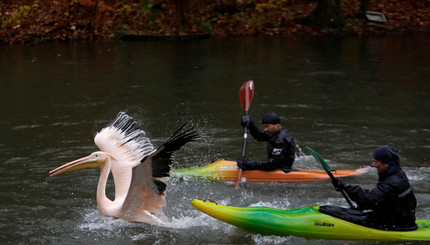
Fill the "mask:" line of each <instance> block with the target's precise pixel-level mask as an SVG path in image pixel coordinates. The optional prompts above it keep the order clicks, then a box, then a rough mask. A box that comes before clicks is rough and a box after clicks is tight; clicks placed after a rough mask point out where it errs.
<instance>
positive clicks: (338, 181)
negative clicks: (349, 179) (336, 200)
mask: <svg viewBox="0 0 430 245" xmlns="http://www.w3.org/2000/svg"><path fill="white" fill-rule="evenodd" d="M333 185H334V187H335V188H336V191H341V190H343V189H345V186H346V184H345V182H343V181H342V180H341V179H339V178H336V179H335V180H333Z"/></svg>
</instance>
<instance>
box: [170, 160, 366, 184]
mask: <svg viewBox="0 0 430 245" xmlns="http://www.w3.org/2000/svg"><path fill="white" fill-rule="evenodd" d="M367 170H368V168H359V169H355V170H332V174H333V176H334V177H347V176H354V175H360V174H363V173H365V172H367ZM171 172H172V173H173V174H176V175H179V176H181V175H183V176H194V177H202V178H207V179H211V180H221V181H236V180H237V176H238V174H239V167H238V166H237V162H236V161H233V160H226V159H220V160H218V161H216V162H213V163H210V164H208V165H207V166H203V167H191V168H183V169H174V170H172V171H171ZM241 181H242V182H290V183H294V182H319V181H330V177H329V176H328V175H327V173H326V172H325V171H324V170H318V169H303V168H294V169H292V171H289V172H284V171H282V170H274V171H263V170H245V171H243V172H242V180H241Z"/></svg>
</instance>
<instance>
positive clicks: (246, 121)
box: [240, 115, 251, 128]
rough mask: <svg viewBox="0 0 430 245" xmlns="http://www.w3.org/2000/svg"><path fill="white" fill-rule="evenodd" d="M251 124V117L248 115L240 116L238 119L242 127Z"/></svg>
mask: <svg viewBox="0 0 430 245" xmlns="http://www.w3.org/2000/svg"><path fill="white" fill-rule="evenodd" d="M250 124H251V117H250V116H249V115H245V116H243V117H242V120H241V121H240V125H242V127H247V128H248V127H249V125H250Z"/></svg>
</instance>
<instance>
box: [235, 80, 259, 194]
mask: <svg viewBox="0 0 430 245" xmlns="http://www.w3.org/2000/svg"><path fill="white" fill-rule="evenodd" d="M253 97H254V81H252V80H249V81H247V82H246V83H244V84H243V85H242V86H241V87H240V89H239V99H240V103H241V104H242V106H243V109H245V115H248V109H249V106H250V105H251V101H252V98H253ZM247 138H248V129H247V128H246V127H245V133H244V134H243V150H242V161H243V160H245V151H246V139H247ZM241 178H242V169H241V168H239V174H238V176H237V180H236V183H235V184H234V188H235V189H236V188H237V187H238V186H239V183H240V179H241Z"/></svg>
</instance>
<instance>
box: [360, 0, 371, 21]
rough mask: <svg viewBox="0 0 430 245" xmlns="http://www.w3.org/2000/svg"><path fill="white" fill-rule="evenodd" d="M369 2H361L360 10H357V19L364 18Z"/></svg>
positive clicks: (362, 0) (366, 0)
mask: <svg viewBox="0 0 430 245" xmlns="http://www.w3.org/2000/svg"><path fill="white" fill-rule="evenodd" d="M369 2H370V0H361V4H360V9H359V10H358V13H357V17H358V18H365V17H366V11H367V7H368V6H369Z"/></svg>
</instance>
